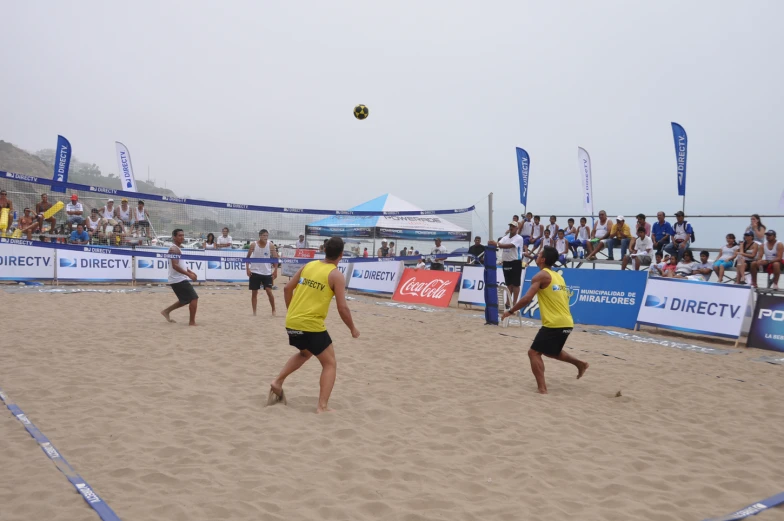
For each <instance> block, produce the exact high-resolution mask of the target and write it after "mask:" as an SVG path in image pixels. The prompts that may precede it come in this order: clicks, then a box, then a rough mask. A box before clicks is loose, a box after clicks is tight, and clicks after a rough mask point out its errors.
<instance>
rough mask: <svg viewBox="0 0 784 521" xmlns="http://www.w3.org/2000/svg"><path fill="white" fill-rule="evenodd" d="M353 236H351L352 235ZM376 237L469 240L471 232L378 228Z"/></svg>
mask: <svg viewBox="0 0 784 521" xmlns="http://www.w3.org/2000/svg"><path fill="white" fill-rule="evenodd" d="M352 237H353V236H352ZM376 237H381V238H385V239H420V240H430V239H441V240H442V241H469V240H471V232H470V231H465V232H447V231H436V230H432V231H431V230H404V229H401V228H378V229H377V233H376Z"/></svg>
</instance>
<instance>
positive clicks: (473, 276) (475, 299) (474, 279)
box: [457, 266, 485, 307]
mask: <svg viewBox="0 0 784 521" xmlns="http://www.w3.org/2000/svg"><path fill="white" fill-rule="evenodd" d="M457 303H458V304H472V305H474V306H481V307H485V267H484V266H465V267H463V278H462V280H461V281H460V293H459V294H458V296H457Z"/></svg>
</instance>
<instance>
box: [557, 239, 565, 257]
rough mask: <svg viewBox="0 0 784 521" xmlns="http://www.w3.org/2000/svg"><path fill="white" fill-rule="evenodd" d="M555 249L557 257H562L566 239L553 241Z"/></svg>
mask: <svg viewBox="0 0 784 521" xmlns="http://www.w3.org/2000/svg"><path fill="white" fill-rule="evenodd" d="M555 249H556V250H558V254H559V255H563V254H562V253H561V252H563V251H564V250H566V238H563V239H558V240H557V241H555Z"/></svg>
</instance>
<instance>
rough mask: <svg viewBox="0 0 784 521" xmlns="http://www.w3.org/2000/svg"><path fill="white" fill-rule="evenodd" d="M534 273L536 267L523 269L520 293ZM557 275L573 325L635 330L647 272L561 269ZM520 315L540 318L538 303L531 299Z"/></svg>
mask: <svg viewBox="0 0 784 521" xmlns="http://www.w3.org/2000/svg"><path fill="white" fill-rule="evenodd" d="M537 273H539V268H535V267H528V268H526V270H525V277H524V279H525V280H524V281H523V288H522V293H523V294H525V292H526V291H528V288H530V287H531V279H532V278H533V276H534V275H536V274H537ZM560 273H561V275H562V276H563V278H564V280H565V281H566V287H567V288H569V308H570V310H571V312H572V318H574V322H575V323H576V324H591V325H596V326H611V327H623V328H626V329H634V326H635V324H636V322H637V314H638V312H639V311H640V303H641V302H642V297H643V294H644V293H645V284H646V282H647V280H648V274H647V273H646V272H644V271H611V270H580V269H563V270H560ZM521 313H522V315H523V316H524V317H529V318H535V319H540V316H539V301H538V300H537V299H536V298H534V300H533V301H532V302H531V303H530V304H529V305H528V306H526V307H525V308H524V309H523V310H522V311H521Z"/></svg>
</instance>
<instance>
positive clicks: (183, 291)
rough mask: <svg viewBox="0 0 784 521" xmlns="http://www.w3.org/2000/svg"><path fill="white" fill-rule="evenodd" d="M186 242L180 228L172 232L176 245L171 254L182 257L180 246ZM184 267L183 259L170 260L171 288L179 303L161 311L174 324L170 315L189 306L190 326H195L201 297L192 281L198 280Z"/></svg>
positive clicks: (170, 249) (170, 251) (170, 250)
mask: <svg viewBox="0 0 784 521" xmlns="http://www.w3.org/2000/svg"><path fill="white" fill-rule="evenodd" d="M184 240H185V234H184V233H183V231H182V230H181V229H180V228H177V229H176V230H174V231H173V232H172V242H174V245H173V246H172V247H171V248H169V253H171V254H173V255H182V250H180V246H182V241H184ZM184 265H185V264H184V263H183V262H182V260H181V259H169V286H171V289H172V290H173V291H174V294H175V295H177V302H176V303H174V304H172V305H171V306H169V307H168V308H166V309H164V310H163V311H161V315H163V318H165V319H166V320H168V321H169V322H174V319H172V318H171V316H169V314H170V313H171V312H172V311H174V310H175V309H179V308H181V307H183V306H188V311H189V312H190V320H189V321H188V325H189V326H195V325H196V308H197V307H198V305H199V296H198V295H197V294H196V290H194V289H193V286H191V283H190V281H191V280H193V281H195V280H196V274H195V273H194V272H192V271H191V270H189V269H188V268H185V267H184Z"/></svg>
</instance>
